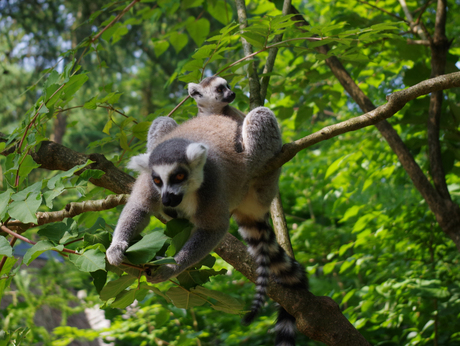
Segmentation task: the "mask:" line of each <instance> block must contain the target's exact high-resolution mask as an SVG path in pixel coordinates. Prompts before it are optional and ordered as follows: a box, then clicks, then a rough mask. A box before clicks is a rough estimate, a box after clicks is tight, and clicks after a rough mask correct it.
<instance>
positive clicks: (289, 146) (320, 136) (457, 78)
mask: <svg viewBox="0 0 460 346" xmlns="http://www.w3.org/2000/svg"><path fill="white" fill-rule="evenodd" d="M459 86H460V72H454V73H450V74H447V75H443V76H439V77H436V78H432V79H428V80H426V81H423V82H420V83H418V84H416V85H414V86H412V87H409V88H406V89H404V90H401V91H397V92H395V93H393V94H391V95H388V96H387V100H388V102H387V103H386V104H384V105H382V106H380V107H378V108H376V109H374V110H372V111H370V112H367V113H365V114H363V115H360V116H358V117H355V118H351V119H348V120H346V121H343V122H340V123H337V124H334V125H330V126H327V127H325V128H323V129H321V130H320V131H317V132H315V133H312V134H311V135H308V136H306V137H304V138H301V139H298V140H296V141H294V142H291V143H286V144H284V145H283V147H282V149H281V152H280V153H279V154H278V155H277V156H275V157H274V158H273V159H271V160H270V161H269V162H268V163H267V165H266V166H265V167H264V168H263V170H261V171H260V172H259V173H258V174H257V176H258V177H261V176H264V175H265V174H267V173H269V172H272V171H274V170H276V169H278V168H280V167H282V166H283V165H284V164H285V163H286V162H288V161H290V160H291V159H292V158H293V157H294V156H295V155H296V154H297V153H298V152H299V151H301V150H303V149H305V148H308V147H311V146H312V145H314V144H316V143H319V142H322V141H324V140H327V139H329V138H332V137H336V136H338V135H340V134H342V133H346V132H351V131H355V130H359V129H362V128H364V127H367V126H371V125H377V124H379V123H381V122H382V121H383V120H384V119H388V118H390V117H391V116H393V115H394V114H395V113H396V112H397V111H399V110H400V109H402V108H403V107H404V105H405V104H406V103H407V102H409V101H411V100H414V99H416V98H417V97H419V96H422V95H427V94H429V93H432V92H436V91H439V90H445V89H451V88H455V87H459ZM424 177H425V176H424ZM425 180H426V184H427V186H422V188H427V189H431V190H432V191H433V193H435V191H434V189H433V187H432V186H431V184H430V183H429V182H428V180H427V179H426V177H425ZM428 186H429V187H428Z"/></svg>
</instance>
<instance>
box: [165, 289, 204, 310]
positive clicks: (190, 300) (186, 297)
mask: <svg viewBox="0 0 460 346" xmlns="http://www.w3.org/2000/svg"><path fill="white" fill-rule="evenodd" d="M166 295H167V296H168V297H169V298H170V299H171V301H172V303H173V304H174V306H176V307H178V308H180V309H189V308H192V307H194V306H201V305H203V304H204V303H206V300H205V299H203V298H201V297H200V296H197V295H196V294H192V293H190V292H188V291H186V290H184V289H183V288H181V287H172V288H170V289H169V291H168V292H166Z"/></svg>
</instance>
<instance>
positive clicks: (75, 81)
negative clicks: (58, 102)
mask: <svg viewBox="0 0 460 346" xmlns="http://www.w3.org/2000/svg"><path fill="white" fill-rule="evenodd" d="M87 80H88V76H87V75H86V74H77V75H74V76H72V77H70V79H69V81H68V82H67V84H66V85H65V86H64V88H62V91H63V94H64V95H62V96H61V99H62V100H64V101H70V100H71V99H72V98H73V95H74V94H75V93H76V92H77V91H78V90H80V88H81V87H82V85H83V84H85V83H86V81H87Z"/></svg>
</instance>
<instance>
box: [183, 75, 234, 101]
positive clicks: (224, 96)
mask: <svg viewBox="0 0 460 346" xmlns="http://www.w3.org/2000/svg"><path fill="white" fill-rule="evenodd" d="M188 92H189V95H190V96H191V97H193V98H194V99H195V101H196V102H197V104H198V105H203V106H206V105H211V104H212V105H213V106H215V105H216V104H229V103H231V102H233V100H234V99H235V93H234V92H233V91H232V90H231V89H230V86H229V85H228V83H227V81H226V80H225V79H223V78H221V77H208V78H205V79H203V80H202V81H201V82H200V84H195V83H189V84H188Z"/></svg>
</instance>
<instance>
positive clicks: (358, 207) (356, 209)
mask: <svg viewBox="0 0 460 346" xmlns="http://www.w3.org/2000/svg"><path fill="white" fill-rule="evenodd" d="M362 208H364V205H354V206H352V207H351V208H348V210H347V211H346V212H345V215H343V218H342V219H341V220H340V221H339V222H345V221H347V220H348V219H350V218H352V217H354V216H356V215H358V213H359V211H360V210H361V209H362Z"/></svg>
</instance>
